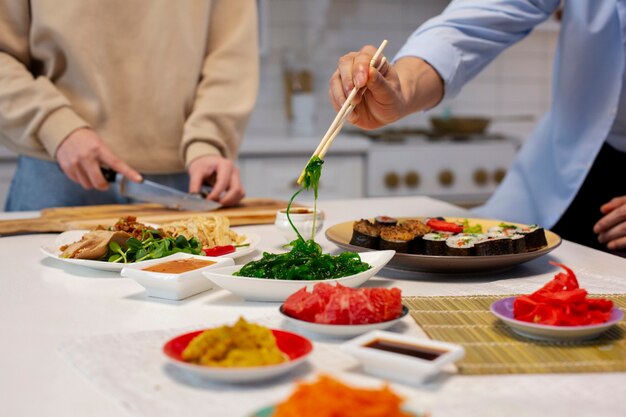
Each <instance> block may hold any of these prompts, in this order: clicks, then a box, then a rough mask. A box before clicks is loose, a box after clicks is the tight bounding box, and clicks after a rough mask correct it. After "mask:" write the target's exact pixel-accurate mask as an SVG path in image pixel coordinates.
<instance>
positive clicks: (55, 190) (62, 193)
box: [4, 156, 189, 211]
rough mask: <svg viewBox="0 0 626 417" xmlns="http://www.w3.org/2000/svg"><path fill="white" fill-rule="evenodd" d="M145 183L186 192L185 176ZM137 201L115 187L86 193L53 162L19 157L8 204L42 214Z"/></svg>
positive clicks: (7, 206)
mask: <svg viewBox="0 0 626 417" xmlns="http://www.w3.org/2000/svg"><path fill="white" fill-rule="evenodd" d="M144 177H145V178H146V179H148V180H151V181H154V182H158V183H161V184H163V185H167V186H169V187H173V188H176V189H179V190H181V191H185V192H187V189H188V186H189V176H188V175H187V174H186V173H181V174H165V175H145V176H144ZM134 202H135V201H134V200H132V199H129V198H127V197H123V196H121V195H120V194H119V192H118V190H117V187H116V186H111V187H109V189H108V190H107V191H98V190H85V189H83V188H82V187H81V186H80V185H79V184H76V183H75V182H73V181H72V180H70V179H69V178H68V177H67V176H66V175H65V174H64V173H63V171H61V168H59V166H58V165H57V164H56V163H54V162H50V161H44V160H41V159H36V158H31V157H28V156H20V157H19V159H18V163H17V169H16V170H15V175H14V176H13V180H12V181H11V188H10V189H9V195H8V197H7V201H6V203H5V207H4V209H5V210H6V211H27V210H41V209H43V208H48V207H65V206H88V205H95V204H128V203H134Z"/></svg>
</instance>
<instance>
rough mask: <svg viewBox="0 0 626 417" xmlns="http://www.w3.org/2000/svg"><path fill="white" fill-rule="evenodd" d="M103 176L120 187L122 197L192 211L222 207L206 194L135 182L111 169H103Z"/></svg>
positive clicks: (151, 183)
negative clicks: (189, 192) (207, 197)
mask: <svg viewBox="0 0 626 417" xmlns="http://www.w3.org/2000/svg"><path fill="white" fill-rule="evenodd" d="M102 174H103V175H104V178H106V180H107V181H108V182H110V183H112V184H116V185H117V186H118V187H119V192H120V194H121V195H123V196H125V197H130V198H133V199H136V200H139V201H145V202H148V203H158V204H163V205H164V206H167V207H169V208H174V209H178V210H191V211H211V210H215V209H218V208H220V207H221V205H220V204H219V203H218V202H216V201H212V200H207V199H206V198H205V197H206V194H204V193H199V194H188V193H184V192H182V191H179V190H177V189H175V188H172V187H167V186H165V185H162V184H159V183H156V182H154V181H149V180H143V181H142V182H133V181H130V180H129V179H128V178H126V177H124V176H123V175H122V174H119V173H117V172H115V171H113V170H112V169H109V168H102Z"/></svg>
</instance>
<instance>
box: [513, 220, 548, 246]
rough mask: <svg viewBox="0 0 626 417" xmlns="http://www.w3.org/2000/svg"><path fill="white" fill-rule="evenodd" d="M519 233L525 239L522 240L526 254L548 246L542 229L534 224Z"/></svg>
mask: <svg viewBox="0 0 626 417" xmlns="http://www.w3.org/2000/svg"><path fill="white" fill-rule="evenodd" d="M519 233H520V234H522V235H524V237H525V239H524V240H525V242H526V250H527V251H528V252H531V251H535V250H538V249H541V248H543V247H544V246H547V245H548V241H547V240H546V233H545V231H544V230H543V227H539V226H537V225H536V224H533V225H531V226H528V227H524V228H523V229H521V231H520V232H519Z"/></svg>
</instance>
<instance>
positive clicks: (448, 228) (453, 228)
mask: <svg viewBox="0 0 626 417" xmlns="http://www.w3.org/2000/svg"><path fill="white" fill-rule="evenodd" d="M426 225H427V226H428V227H430V228H431V229H433V230H437V231H440V232H452V233H463V225H460V224H456V223H452V222H447V221H445V220H439V219H430V220H428V222H426Z"/></svg>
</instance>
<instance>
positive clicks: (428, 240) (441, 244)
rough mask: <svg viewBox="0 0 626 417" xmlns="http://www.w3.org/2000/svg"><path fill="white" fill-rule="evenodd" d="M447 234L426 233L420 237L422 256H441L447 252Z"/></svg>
mask: <svg viewBox="0 0 626 417" xmlns="http://www.w3.org/2000/svg"><path fill="white" fill-rule="evenodd" d="M448 237H450V235H449V234H447V233H426V234H425V235H424V236H422V244H423V248H424V255H432V256H443V255H445V254H446V252H447V247H448V246H447V245H446V240H447V239H448Z"/></svg>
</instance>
